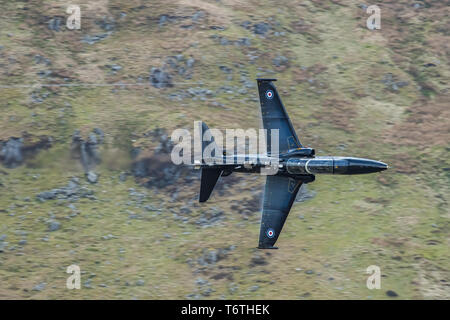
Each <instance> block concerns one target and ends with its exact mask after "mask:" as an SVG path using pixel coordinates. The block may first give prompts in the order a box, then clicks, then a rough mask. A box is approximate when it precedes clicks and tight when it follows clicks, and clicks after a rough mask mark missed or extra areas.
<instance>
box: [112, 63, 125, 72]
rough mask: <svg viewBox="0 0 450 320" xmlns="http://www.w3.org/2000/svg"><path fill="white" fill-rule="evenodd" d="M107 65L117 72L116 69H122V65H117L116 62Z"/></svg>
mask: <svg viewBox="0 0 450 320" xmlns="http://www.w3.org/2000/svg"><path fill="white" fill-rule="evenodd" d="M109 67H110V68H111V70H112V71H114V72H117V71H120V70H122V67H121V66H119V65H118V64H113V65H110V66H109Z"/></svg>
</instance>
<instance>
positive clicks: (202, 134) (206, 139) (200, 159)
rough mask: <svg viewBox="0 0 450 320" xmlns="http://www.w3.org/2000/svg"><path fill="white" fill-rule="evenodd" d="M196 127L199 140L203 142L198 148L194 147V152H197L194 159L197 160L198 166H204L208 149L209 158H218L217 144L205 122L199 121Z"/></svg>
mask: <svg viewBox="0 0 450 320" xmlns="http://www.w3.org/2000/svg"><path fill="white" fill-rule="evenodd" d="M195 125H196V126H197V129H196V132H198V139H199V141H201V145H197V146H195V145H194V152H195V156H194V159H197V160H196V162H197V163H198V164H200V163H203V164H204V163H205V159H204V154H205V149H206V148H208V150H207V154H208V156H211V157H215V156H216V142H215V141H214V136H213V135H212V134H211V132H210V130H209V128H208V126H207V125H206V123H204V122H203V121H197V122H196V123H195ZM194 141H195V140H194ZM200 146H201V148H200Z"/></svg>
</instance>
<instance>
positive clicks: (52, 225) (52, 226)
mask: <svg viewBox="0 0 450 320" xmlns="http://www.w3.org/2000/svg"><path fill="white" fill-rule="evenodd" d="M60 228H61V224H60V223H59V222H58V221H55V220H50V221H49V222H48V227H47V229H48V231H50V232H53V231H57V230H59V229H60Z"/></svg>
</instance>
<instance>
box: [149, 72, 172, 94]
mask: <svg viewBox="0 0 450 320" xmlns="http://www.w3.org/2000/svg"><path fill="white" fill-rule="evenodd" d="M150 83H151V84H152V85H153V86H154V87H155V88H159V89H161V88H167V87H171V86H172V77H171V76H170V74H168V73H167V72H165V71H163V70H161V69H158V68H152V69H151V71H150Z"/></svg>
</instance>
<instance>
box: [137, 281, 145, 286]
mask: <svg viewBox="0 0 450 320" xmlns="http://www.w3.org/2000/svg"><path fill="white" fill-rule="evenodd" d="M144 284H145V281H144V280H142V279H139V280H138V281H136V285H137V286H143V285H144Z"/></svg>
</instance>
